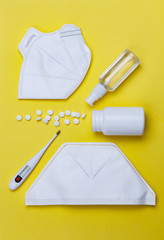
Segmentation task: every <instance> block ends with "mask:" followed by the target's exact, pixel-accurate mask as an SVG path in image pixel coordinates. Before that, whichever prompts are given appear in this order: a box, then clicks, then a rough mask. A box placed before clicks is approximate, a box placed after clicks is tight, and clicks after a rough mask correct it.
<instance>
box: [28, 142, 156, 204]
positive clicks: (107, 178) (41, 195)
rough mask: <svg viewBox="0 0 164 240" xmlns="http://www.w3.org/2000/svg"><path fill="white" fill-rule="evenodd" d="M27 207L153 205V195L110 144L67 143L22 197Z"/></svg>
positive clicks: (123, 157)
mask: <svg viewBox="0 0 164 240" xmlns="http://www.w3.org/2000/svg"><path fill="white" fill-rule="evenodd" d="M25 204H26V205H57V204H59V205H61V204H64V205H69V204H71V205H91V204H93V205H96V204H101V205H103V204H112V205H118V204H124V205H125V204H126V205H132V204H133V205H155V193H154V192H153V190H152V189H151V188H150V187H149V185H148V184H147V183H146V182H145V181H144V179H143V178H142V177H141V176H140V174H139V173H138V172H137V171H136V169H135V168H134V167H133V165H132V164H131V163H130V162H129V160H128V159H127V158H126V156H125V155H124V154H123V153H122V152H121V151H120V149H119V148H118V147H117V146H116V145H114V144H112V143H66V144H63V145H62V146H61V147H60V149H59V150H58V151H57V152H56V154H55V155H54V156H53V157H52V158H51V160H50V161H49V163H48V164H47V165H46V166H45V168H44V169H43V171H42V172H41V173H40V175H39V176H38V178H37V179H36V180H35V182H34V183H33V184H32V186H31V187H30V189H29V190H28V191H27V193H26V196H25Z"/></svg>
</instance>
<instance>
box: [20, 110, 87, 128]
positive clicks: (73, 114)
mask: <svg viewBox="0 0 164 240" xmlns="http://www.w3.org/2000/svg"><path fill="white" fill-rule="evenodd" d="M36 114H37V116H38V117H37V118H36V121H41V120H42V117H41V115H42V111H41V110H37V111H36ZM53 114H54V112H53V110H51V109H50V110H48V114H47V115H46V116H45V118H43V122H44V124H48V122H49V121H50V120H51V119H52V115H53ZM65 116H66V117H70V116H71V117H73V118H75V119H74V121H73V123H74V124H75V125H78V124H79V123H80V120H79V119H80V117H81V119H84V118H85V117H86V114H85V113H83V114H82V115H81V113H80V112H71V111H69V110H67V111H66V112H60V113H59V114H58V115H55V116H54V117H53V119H54V126H55V127H58V126H60V123H59V120H60V118H64V117H65ZM16 119H17V121H21V120H22V116H21V115H18V116H17V117H16ZM25 119H26V120H27V121H30V120H31V116H30V115H26V116H25ZM64 123H65V125H69V124H70V123H71V121H70V119H68V118H67V119H65V121H64Z"/></svg>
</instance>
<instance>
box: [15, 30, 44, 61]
mask: <svg viewBox="0 0 164 240" xmlns="http://www.w3.org/2000/svg"><path fill="white" fill-rule="evenodd" d="M40 35H41V33H40V32H39V31H38V30H36V29H35V28H30V29H29V30H28V31H27V32H26V34H25V36H24V37H23V39H22V41H21V42H20V44H19V46H18V48H19V51H20V52H21V54H22V56H23V57H24V56H25V55H26V53H27V51H28V49H29V48H30V46H31V45H32V43H33V42H34V41H35V40H36V38H37V37H38V36H40Z"/></svg>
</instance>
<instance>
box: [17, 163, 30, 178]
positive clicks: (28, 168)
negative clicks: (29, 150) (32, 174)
mask: <svg viewBox="0 0 164 240" xmlns="http://www.w3.org/2000/svg"><path fill="white" fill-rule="evenodd" d="M30 169H31V168H30V167H29V166H28V165H26V166H25V168H24V169H23V170H22V171H21V173H20V174H19V175H20V176H21V177H24V176H25V175H26V173H27V172H28V171H29V170H30Z"/></svg>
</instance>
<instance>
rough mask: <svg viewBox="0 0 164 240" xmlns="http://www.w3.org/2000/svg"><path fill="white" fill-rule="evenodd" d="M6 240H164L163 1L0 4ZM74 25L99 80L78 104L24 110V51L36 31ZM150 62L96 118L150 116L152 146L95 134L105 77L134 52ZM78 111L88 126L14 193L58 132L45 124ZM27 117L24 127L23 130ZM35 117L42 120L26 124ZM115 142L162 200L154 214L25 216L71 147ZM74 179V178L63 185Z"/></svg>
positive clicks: (59, 209) (1, 230)
mask: <svg viewBox="0 0 164 240" xmlns="http://www.w3.org/2000/svg"><path fill="white" fill-rule="evenodd" d="M0 10H1V11H0V81H1V87H0V91H1V92H0V110H1V117H0V128H1V129H0V133H1V135H0V146H1V152H0V161H1V162H0V179H1V180H0V186H1V194H0V239H1V240H15V239H20V238H21V239H23V240H29V239H30V240H33V239H35V240H47V239H56V240H65V239H67V240H76V239H78V240H84V239H85V240H91V239H94V240H99V239H103V240H107V239H111V240H118V239H126V240H128V239H133V240H135V239H136V240H139V239H140V240H145V239H149V240H154V239H158V240H163V239H164V234H163V219H164V146H163V138H164V107H163V104H164V61H163V59H164V58H163V56H164V1H163V0H156V1H155V0H137V1H134V0H133V1H132V0H131V1H130V0H101V1H97V0H90V1H89V0H79V1H78V0H76V1H75V0H33V1H32V0H3V1H2V0H1V1H0ZM65 23H72V24H75V25H77V26H79V27H80V28H81V29H82V32H83V36H84V38H85V40H86V43H87V44H88V46H89V48H90V49H91V51H92V63H91V66H90V69H89V72H88V74H87V76H86V78H85V79H84V81H83V82H82V84H81V85H80V87H79V88H78V89H77V91H76V92H75V93H74V94H73V95H72V96H71V97H70V98H69V99H68V100H65V101H64V100H59V101H58V100H18V99H17V94H18V80H19V73H20V68H21V64H22V60H23V58H22V56H21V54H20V53H19V51H18V44H19V42H20V41H21V39H22V38H23V36H24V34H25V33H26V31H27V30H28V29H29V28H30V27H34V28H36V29H38V30H40V31H42V32H52V31H55V30H57V29H59V28H60V27H61V26H62V25H63V24H65ZM126 48H128V49H130V50H131V51H133V52H134V53H135V54H136V55H137V56H138V57H139V58H140V60H141V65H140V67H139V68H138V69H137V70H136V71H135V72H134V73H133V74H132V75H131V76H130V77H129V78H128V79H127V80H126V81H125V82H124V83H123V84H122V85H121V86H120V87H119V89H117V91H115V92H113V93H112V94H108V95H106V96H105V97H104V98H103V99H101V100H99V102H97V103H96V104H95V105H94V108H93V109H103V108H104V107H107V106H142V107H144V109H145V114H146V129H145V133H144V135H143V136H142V137H110V136H104V135H103V134H99V133H93V132H92V130H91V110H92V108H91V107H89V105H87V103H86V102H85V98H86V97H87V96H88V95H89V93H90V92H91V90H92V88H93V87H94V86H95V84H96V83H97V82H98V77H99V75H100V74H101V73H102V72H103V71H104V70H105V69H106V68H107V67H108V66H109V65H110V64H111V63H112V62H113V61H114V60H115V59H116V58H117V57H118V56H119V55H120V54H121V53H122V52H123V51H124V50H125V49H126ZM37 109H41V110H42V111H43V115H44V116H45V115H46V113H47V110H48V109H53V110H54V112H55V113H56V114H58V113H59V112H60V111H65V110H71V111H80V112H81V113H83V112H85V113H86V114H87V117H86V119H85V120H84V121H82V120H81V123H80V124H79V125H78V126H75V125H74V124H71V125H70V126H65V125H64V124H63V121H61V126H60V129H61V131H62V132H61V135H60V136H59V137H58V138H57V139H56V141H54V142H53V144H52V145H51V147H50V148H49V149H48V151H47V152H46V153H45V155H44V156H43V158H42V160H41V161H40V163H39V164H38V166H37V167H36V169H35V170H34V172H33V173H32V174H31V175H30V176H29V178H28V179H27V180H26V182H25V183H24V184H23V185H22V186H21V187H20V188H19V189H18V190H16V191H15V192H12V191H10V190H9V189H8V184H9V181H10V180H11V178H12V177H13V175H14V174H15V173H16V172H17V171H18V170H19V169H20V168H21V167H22V166H23V165H24V164H25V163H26V161H28V160H29V159H30V158H31V157H32V156H33V155H34V154H35V153H36V152H37V151H39V150H40V149H41V148H42V147H43V146H44V145H45V144H46V143H47V142H48V140H49V139H50V138H51V137H52V136H53V135H54V133H55V132H56V128H55V127H54V125H53V121H51V122H50V123H49V124H48V125H44V124H43V122H36V120H35V117H36V114H35V112H36V110H37ZM18 114H21V115H22V116H23V121H21V122H17V121H16V116H17V115H18ZM26 114H31V116H32V120H31V121H30V122H27V121H25V119H24V117H25V115H26ZM70 141H72V142H77V141H78V142H87V141H89V142H90V141H93V142H104V141H106V142H108V141H109V142H113V143H115V144H117V145H118V147H119V148H120V149H121V150H122V151H123V152H124V153H125V155H126V156H127V157H128V158H129V160H130V161H131V162H132V164H133V165H134V166H135V167H136V169H137V170H138V171H139V173H140V174H141V175H142V177H143V178H144V179H145V180H146V181H147V183H148V184H149V185H150V186H151V187H152V189H153V190H154V191H155V193H156V195H157V205H156V206H155V207H153V206H42V207H41V206H40V207H25V205H24V200H25V193H26V191H27V190H28V188H29V187H30V186H31V184H32V183H33V182H34V180H35V179H36V177H37V176H38V174H39V173H40V172H41V170H42V169H43V168H44V166H45V164H46V163H47V162H48V161H49V159H50V158H51V157H52V155H53V154H54V153H55V152H56V150H57V149H58V148H59V147H60V146H61V144H63V143H65V142H70ZM63 177H64V176H63Z"/></svg>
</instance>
